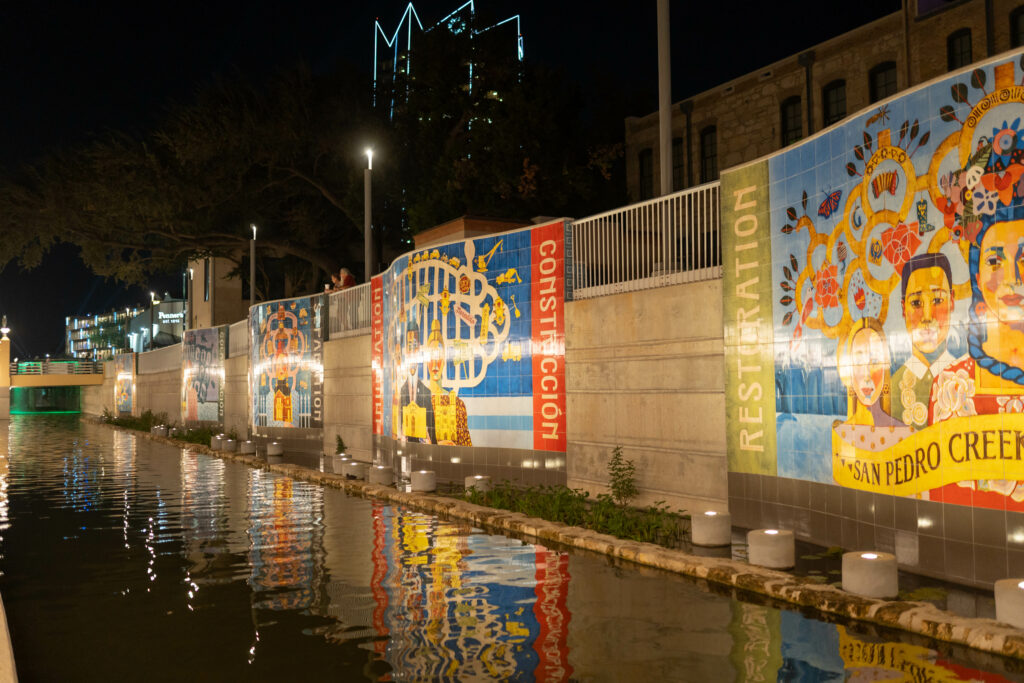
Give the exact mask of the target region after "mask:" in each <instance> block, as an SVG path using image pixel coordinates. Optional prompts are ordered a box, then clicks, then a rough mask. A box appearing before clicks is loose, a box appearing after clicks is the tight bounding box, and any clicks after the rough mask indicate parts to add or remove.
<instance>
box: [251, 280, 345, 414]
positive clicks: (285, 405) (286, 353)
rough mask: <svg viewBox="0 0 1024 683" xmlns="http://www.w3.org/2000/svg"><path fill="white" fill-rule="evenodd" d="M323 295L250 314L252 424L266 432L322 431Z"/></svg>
mask: <svg viewBox="0 0 1024 683" xmlns="http://www.w3.org/2000/svg"><path fill="white" fill-rule="evenodd" d="M326 311H327V307H326V306H325V301H324V296H323V295H321V294H316V295H314V296H304V297H298V298H294V299H281V300H279V301H272V302H269V303H262V304H260V305H259V306H254V307H253V308H251V309H250V310H249V333H250V335H251V336H250V345H249V354H250V359H249V361H250V362H249V372H250V373H251V380H252V382H251V387H252V420H253V429H254V430H255V431H256V432H257V433H266V432H265V429H266V428H284V429H321V428H322V427H323V396H324V356H323V354H324V334H325V330H326V329H327V328H326V320H325V319H324V315H325V314H326Z"/></svg>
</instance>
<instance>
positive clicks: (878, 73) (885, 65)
mask: <svg viewBox="0 0 1024 683" xmlns="http://www.w3.org/2000/svg"><path fill="white" fill-rule="evenodd" d="M868 90H869V91H870V95H871V101H872V102H877V101H878V100H884V99H885V98H886V97H888V96H889V95H895V94H896V62H882V63H881V64H878V65H876V66H875V67H873V68H872V69H871V71H869V72H868Z"/></svg>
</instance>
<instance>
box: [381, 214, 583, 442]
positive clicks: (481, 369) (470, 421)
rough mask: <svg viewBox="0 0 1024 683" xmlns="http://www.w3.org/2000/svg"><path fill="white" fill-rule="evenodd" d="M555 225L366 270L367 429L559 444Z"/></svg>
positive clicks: (560, 277) (559, 303)
mask: <svg viewBox="0 0 1024 683" xmlns="http://www.w3.org/2000/svg"><path fill="white" fill-rule="evenodd" d="M564 235H565V227H564V223H563V222H561V221H558V222H556V223H551V224H548V225H544V226H538V227H535V228H532V229H527V230H518V231H511V232H506V233H501V234H498V235H493V236H488V237H480V238H477V239H473V240H466V241H463V242H455V243H452V244H446V245H442V246H438V247H431V248H429V249H427V250H424V251H420V252H416V253H414V254H411V255H406V256H402V257H401V258H399V259H396V260H395V262H394V263H393V264H392V265H391V267H390V268H389V269H388V270H387V271H386V272H384V273H383V274H381V275H379V276H377V277H375V278H374V279H373V283H372V291H371V296H372V302H373V367H374V378H373V381H374V387H373V389H374V406H373V417H374V433H376V434H380V435H383V436H388V437H391V438H394V439H397V440H404V441H417V442H423V443H433V444H443V445H453V446H497V447H503V448H522V449H536V450H549V451H564V450H565V388H564V386H565V382H564V378H565V361H564V353H565V351H564V350H565V334H564V329H565V322H564V317H563V315H562V310H563V305H564V282H565V278H564V270H565V263H564Z"/></svg>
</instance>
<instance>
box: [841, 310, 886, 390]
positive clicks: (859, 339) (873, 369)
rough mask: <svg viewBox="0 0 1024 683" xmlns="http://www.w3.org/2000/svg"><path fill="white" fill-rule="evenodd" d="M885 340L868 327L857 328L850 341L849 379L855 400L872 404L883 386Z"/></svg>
mask: <svg viewBox="0 0 1024 683" xmlns="http://www.w3.org/2000/svg"><path fill="white" fill-rule="evenodd" d="M886 356H887V354H886V349H885V340H884V339H882V337H881V336H880V335H879V334H878V333H877V332H875V331H874V330H872V329H870V328H864V329H862V330H858V331H857V333H856V334H855V335H854V336H853V339H852V340H851V343H850V379H851V382H852V384H853V391H854V393H855V394H856V395H857V400H858V401H860V402H861V403H862V404H864V405H866V406H871V405H874V404H875V403H876V402H877V401H878V399H879V397H881V395H882V390H883V389H884V388H885V370H886V364H887V363H888V359H887V358H886Z"/></svg>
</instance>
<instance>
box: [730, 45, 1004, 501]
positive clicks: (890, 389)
mask: <svg viewBox="0 0 1024 683" xmlns="http://www.w3.org/2000/svg"><path fill="white" fill-rule="evenodd" d="M1022 82H1024V58H1018V57H1014V58H1012V59H1006V58H1003V59H1002V60H999V61H994V62H992V63H989V64H987V65H983V66H981V67H979V68H976V69H974V70H972V71H968V72H964V73H961V74H958V75H954V76H950V77H948V78H945V79H943V80H941V81H936V82H933V83H931V84H927V85H925V86H923V87H921V88H919V89H917V90H915V91H912V92H909V93H907V94H905V95H903V96H901V97H899V98H895V99H892V100H889V101H887V102H884V103H882V104H881V105H880V106H878V107H876V108H874V109H872V110H870V111H867V112H864V113H863V114H861V115H859V116H856V117H853V118H851V119H850V120H848V121H847V122H845V123H843V124H841V125H839V126H837V127H834V128H831V129H829V130H827V131H825V132H823V133H821V134H819V135H818V136H816V137H815V138H813V139H811V140H808V141H806V142H804V143H802V144H800V145H797V146H794V147H793V148H791V149H787V150H785V151H784V152H781V153H779V154H777V155H775V156H773V157H771V158H769V159H767V160H764V161H761V162H755V163H754V164H751V165H748V166H745V167H742V168H740V169H737V170H736V171H734V172H730V173H727V174H725V175H723V179H722V208H723V222H722V225H723V244H724V247H723V257H724V258H723V263H724V264H725V265H726V268H725V279H724V283H723V286H724V291H725V309H724V311H725V319H726V324H725V339H726V363H727V365H726V367H727V387H726V389H727V409H728V420H729V429H728V434H729V446H728V447H729V458H730V459H729V463H730V469H731V470H732V471H736V472H749V473H760V474H773V475H778V476H783V477H792V478H798V479H808V480H813V481H820V482H834V483H836V484H838V485H841V486H846V487H851V488H856V489H861V490H867V491H876V492H881V493H888V494H893V495H915V496H919V497H923V498H929V499H931V500H939V501H944V502H951V503H958V504H964V505H974V506H981V507H988V508H996V509H1011V510H1024V282H1022V281H1024V277H1022V272H1024V127H1022V121H1024V85H1022Z"/></svg>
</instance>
